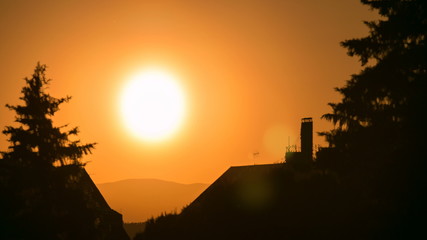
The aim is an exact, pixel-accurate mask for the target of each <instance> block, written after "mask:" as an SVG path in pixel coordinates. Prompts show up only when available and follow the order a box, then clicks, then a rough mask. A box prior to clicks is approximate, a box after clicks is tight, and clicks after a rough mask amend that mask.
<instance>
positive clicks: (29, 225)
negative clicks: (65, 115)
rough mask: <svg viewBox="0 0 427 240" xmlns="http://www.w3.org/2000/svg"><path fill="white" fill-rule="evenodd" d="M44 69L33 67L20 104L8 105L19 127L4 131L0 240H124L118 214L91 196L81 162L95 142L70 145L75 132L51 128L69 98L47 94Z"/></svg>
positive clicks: (92, 191)
mask: <svg viewBox="0 0 427 240" xmlns="http://www.w3.org/2000/svg"><path fill="white" fill-rule="evenodd" d="M45 71H46V66H45V65H41V64H37V66H36V68H35V71H34V74H33V76H32V78H25V82H26V85H25V86H24V87H23V89H22V91H21V92H22V94H23V96H22V97H21V98H20V99H21V100H23V101H24V105H18V106H10V105H6V106H7V107H8V108H9V109H11V110H13V111H15V112H16V122H17V123H18V124H19V126H18V127H12V126H8V127H6V128H5V130H4V131H3V133H4V134H6V135H8V136H9V142H10V144H11V145H10V147H9V150H8V151H6V152H2V158H1V159H0V196H1V198H0V213H1V214H0V239H126V238H127V236H126V234H124V235H123V234H122V233H121V232H120V228H121V230H122V231H123V229H122V226H121V225H120V223H121V216H120V214H118V213H115V212H114V211H112V210H111V209H109V207H108V205H107V204H106V203H105V202H102V201H100V200H99V199H96V197H94V196H97V195H96V194H99V196H101V195H100V193H99V192H96V191H97V189H96V186H95V185H94V184H93V182H92V181H91V179H90V177H89V175H87V173H86V171H85V170H84V168H83V166H84V164H83V163H82V162H81V161H80V159H81V157H82V156H83V155H84V154H88V153H90V151H91V149H93V148H94V145H95V144H94V143H91V144H80V142H79V141H78V140H75V141H72V140H70V139H69V137H70V136H73V135H74V136H76V135H77V133H78V129H77V128H73V129H71V130H69V131H63V128H64V127H54V126H53V124H52V119H51V117H52V116H53V115H54V114H55V113H56V112H57V111H58V110H59V105H60V104H62V103H64V102H67V101H68V100H69V99H70V97H66V98H60V99H57V98H54V97H52V96H50V95H49V94H47V93H45V89H46V86H47V85H48V83H49V80H48V79H46V77H45ZM101 198H102V196H101ZM102 200H103V199H102ZM117 218H118V219H117ZM117 222H118V223H119V225H118V226H114V223H117ZM117 229H118V230H117ZM123 233H124V232H123ZM123 236H124V237H123Z"/></svg>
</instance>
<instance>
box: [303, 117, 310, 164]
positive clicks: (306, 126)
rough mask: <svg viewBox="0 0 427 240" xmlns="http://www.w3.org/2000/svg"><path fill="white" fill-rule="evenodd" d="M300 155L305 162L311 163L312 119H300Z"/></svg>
mask: <svg viewBox="0 0 427 240" xmlns="http://www.w3.org/2000/svg"><path fill="white" fill-rule="evenodd" d="M301 155H302V158H303V159H305V160H309V161H313V119H312V118H302V119H301Z"/></svg>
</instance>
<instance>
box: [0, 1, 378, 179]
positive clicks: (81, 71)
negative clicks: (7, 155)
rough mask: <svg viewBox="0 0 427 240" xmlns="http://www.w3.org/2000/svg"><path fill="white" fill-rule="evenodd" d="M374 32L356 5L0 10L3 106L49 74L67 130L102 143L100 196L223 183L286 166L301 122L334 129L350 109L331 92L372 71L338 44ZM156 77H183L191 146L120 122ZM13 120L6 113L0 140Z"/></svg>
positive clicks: (43, 4)
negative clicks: (254, 168) (148, 79)
mask: <svg viewBox="0 0 427 240" xmlns="http://www.w3.org/2000/svg"><path fill="white" fill-rule="evenodd" d="M375 18H377V15H376V14H375V13H373V12H370V11H369V9H368V7H366V6H363V5H361V4H360V3H359V1H356V0H348V1H342V0H325V1H315V0H303V1H284V0H283V1H279V0H277V1H274V0H253V1H250V0H247V1H243V0H240V1H238V0H236V1H230V0H217V1H198V0H191V1H190V0H182V1H177V0H156V1H143V0H134V1H130V0H125V1H123V0H122V1H105V0H102V1H101V0H96V1H84V0H73V1H72V0H64V1H57V0H51V1H32V0H30V1H24V0H0V36H1V38H0V43H1V44H0V72H1V88H0V104H1V105H2V106H3V105H4V104H6V103H9V104H16V103H18V97H19V96H20V89H21V88H22V86H23V84H24V81H22V80H21V79H22V78H24V77H26V76H30V75H31V74H32V71H33V69H34V66H35V64H36V62H37V61H41V63H44V64H47V65H48V67H49V68H48V71H47V75H48V77H49V78H52V79H53V82H52V84H51V86H50V88H49V93H51V94H52V95H53V96H55V97H62V96H65V95H71V96H72V97H73V99H72V101H71V102H70V103H68V104H63V105H62V108H61V110H60V111H59V112H58V114H57V116H56V117H55V123H56V125H62V124H65V123H70V126H79V127H80V130H81V134H80V138H81V139H82V141H83V142H98V143H99V144H98V145H97V147H96V149H95V151H94V152H93V154H92V155H90V156H86V157H85V158H84V161H88V162H89V163H88V165H87V170H88V172H89V174H90V175H91V177H92V178H93V180H94V181H95V182H97V183H102V182H109V181H115V180H120V179H127V178H158V179H164V180H172V181H177V182H182V183H193V182H204V183H211V182H212V181H214V180H215V179H216V178H217V177H219V176H220V174H222V172H224V171H225V170H226V169H227V168H228V167H229V166H232V165H247V164H254V163H256V164H261V163H272V162H279V161H283V155H284V152H285V147H286V145H287V144H288V139H290V143H291V144H299V127H300V119H301V118H302V117H313V120H314V131H315V132H318V131H323V130H328V129H330V128H331V127H332V125H331V124H330V123H328V122H326V121H325V120H321V119H320V116H321V115H322V114H324V113H327V112H329V111H330V109H329V107H328V106H327V103H328V102H331V101H337V100H338V99H339V95H338V94H337V93H335V92H334V90H333V88H334V87H337V86H342V85H343V84H344V82H345V80H347V79H348V78H349V76H350V75H351V74H353V73H356V72H358V71H359V70H360V66H359V63H358V62H357V60H356V59H352V58H350V57H348V56H347V55H346V51H345V49H343V48H341V47H340V46H339V42H340V41H342V40H345V39H348V38H353V37H362V36H364V35H366V34H367V28H366V27H364V25H363V24H362V20H370V19H375ZM149 66H156V67H160V68H164V69H167V70H168V71H169V73H170V74H173V75H174V76H176V78H177V79H178V81H179V82H180V84H181V85H182V87H183V89H184V91H185V94H186V97H187V101H188V104H189V105H188V106H187V108H188V110H187V112H188V115H187V116H186V119H185V122H184V125H183V126H182V128H181V129H180V130H179V132H178V133H177V134H175V135H174V136H173V137H172V138H170V139H169V140H167V141H164V142H161V143H157V144H148V143H144V142H141V141H139V140H137V139H135V138H134V137H133V136H132V135H130V134H129V133H128V132H127V131H126V128H125V126H123V124H122V121H121V119H120V114H119V109H118V104H119V94H120V90H121V89H122V88H123V86H124V84H125V83H126V78H127V77H129V76H130V75H131V74H133V73H135V72H137V71H139V70H140V69H143V68H146V67H149ZM13 120H14V113H13V112H11V111H8V110H7V109H6V108H5V107H1V108H0V126H1V127H2V128H3V127H4V126H6V125H11V124H12V122H13ZM314 141H315V144H322V145H324V146H325V143H324V142H323V140H322V139H321V138H319V137H317V136H316V138H315V140H314ZM7 146H8V143H7V142H6V136H4V135H2V136H0V149H1V150H6V149H7ZM253 152H260V155H259V157H257V158H256V159H254V158H253V157H252V153H253Z"/></svg>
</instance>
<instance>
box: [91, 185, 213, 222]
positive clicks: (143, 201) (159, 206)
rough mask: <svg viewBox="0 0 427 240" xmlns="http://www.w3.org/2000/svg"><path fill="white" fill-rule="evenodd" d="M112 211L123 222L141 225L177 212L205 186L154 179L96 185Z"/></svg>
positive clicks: (205, 186)
mask: <svg viewBox="0 0 427 240" xmlns="http://www.w3.org/2000/svg"><path fill="white" fill-rule="evenodd" d="M97 186H98V189H99V190H100V191H101V193H102V195H103V196H104V198H105V199H106V200H107V202H108V203H109V204H110V206H111V207H112V208H113V209H116V210H117V211H119V212H120V213H122V214H123V219H124V221H125V222H142V221H146V220H147V219H148V218H150V217H156V216H159V215H160V214H161V213H164V212H179V211H181V209H182V208H183V207H184V206H186V205H188V204H190V203H191V202H192V201H193V200H194V199H196V197H197V196H198V195H199V194H200V193H201V192H202V191H203V190H205V189H206V188H207V187H208V184H203V183H194V184H181V183H176V182H170V181H163V180H158V179H127V180H121V181H117V182H110V183H101V184H97Z"/></svg>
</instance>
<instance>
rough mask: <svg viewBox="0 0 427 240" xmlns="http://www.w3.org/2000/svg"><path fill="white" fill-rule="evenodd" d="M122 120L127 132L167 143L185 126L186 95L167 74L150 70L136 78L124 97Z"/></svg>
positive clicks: (121, 105)
mask: <svg viewBox="0 0 427 240" xmlns="http://www.w3.org/2000/svg"><path fill="white" fill-rule="evenodd" d="M120 109H121V116H122V118H123V121H124V124H125V126H126V127H127V129H128V130H129V131H130V132H131V133H132V134H133V135H135V136H137V137H139V138H141V139H142V140H146V141H150V142H158V141H161V140H164V139H167V138H169V137H171V136H172V135H173V133H175V132H176V131H177V130H178V128H179V127H180V126H181V124H182V121H183V118H184V115H185V98H184V93H183V91H182V89H181V87H180V85H179V84H178V82H177V80H176V79H175V78H174V77H173V76H172V75H170V74H168V73H167V72H165V71H160V70H147V71H143V72H140V73H138V74H135V75H133V76H132V77H131V78H130V79H129V81H128V82H127V84H126V85H125V87H124V89H123V92H122V95H121V103H120Z"/></svg>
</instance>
